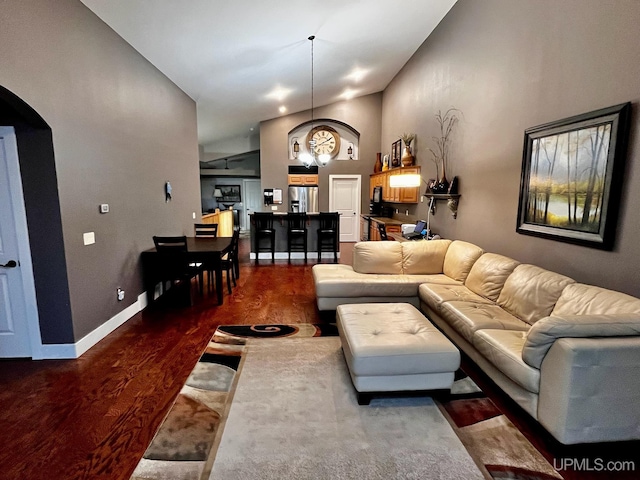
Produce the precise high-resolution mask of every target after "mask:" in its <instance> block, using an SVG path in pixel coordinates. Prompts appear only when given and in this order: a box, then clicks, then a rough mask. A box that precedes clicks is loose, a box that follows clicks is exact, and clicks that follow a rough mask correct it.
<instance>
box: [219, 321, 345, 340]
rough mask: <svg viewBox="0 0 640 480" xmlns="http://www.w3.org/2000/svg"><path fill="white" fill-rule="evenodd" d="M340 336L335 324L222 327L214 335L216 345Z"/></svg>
mask: <svg viewBox="0 0 640 480" xmlns="http://www.w3.org/2000/svg"><path fill="white" fill-rule="evenodd" d="M336 335H338V329H337V328H336V326H335V324H326V323H325V324H311V323H300V324H297V325H221V326H219V327H218V328H216V331H215V333H214V334H213V341H214V342H216V343H228V344H236V345H244V344H245V343H246V341H247V339H249V338H276V337H278V338H279V337H296V338H298V337H299V338H309V337H325V336H336Z"/></svg>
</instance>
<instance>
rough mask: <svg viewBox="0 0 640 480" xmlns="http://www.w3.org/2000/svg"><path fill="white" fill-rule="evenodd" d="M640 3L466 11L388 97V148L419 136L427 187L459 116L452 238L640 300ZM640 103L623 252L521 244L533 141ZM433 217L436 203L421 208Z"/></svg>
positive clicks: (444, 217) (511, 5) (447, 229)
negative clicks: (447, 129) (445, 134)
mask: <svg viewBox="0 0 640 480" xmlns="http://www.w3.org/2000/svg"><path fill="white" fill-rule="evenodd" d="M639 24H640V3H639V2H637V1H635V0H618V1H608V2H602V1H601V0H563V1H561V2H558V1H556V0H528V1H525V0H521V1H518V2H514V1H512V0H482V1H479V0H459V1H458V3H457V4H456V5H455V6H454V7H453V9H452V10H451V11H450V12H449V14H448V15H447V16H446V17H445V18H444V20H443V21H442V22H441V24H440V25H439V26H438V27H437V29H436V31H435V32H434V34H433V35H432V36H431V37H429V38H428V39H427V40H426V41H425V43H424V44H423V45H422V46H421V48H420V49H419V50H418V51H417V52H416V54H415V55H414V56H413V57H412V59H411V60H410V61H409V62H408V63H407V65H405V67H404V68H403V70H402V71H401V72H400V73H399V74H398V75H397V76H396V78H395V79H394V80H393V81H392V82H391V83H390V85H389V86H388V88H387V89H386V90H385V91H384V95H383V117H382V145H383V146H384V147H383V148H385V147H386V148H387V150H388V145H390V144H391V142H392V141H393V140H394V139H395V137H396V135H397V134H398V132H403V131H412V132H416V133H417V141H416V150H415V154H416V157H417V161H418V164H419V165H421V166H422V167H423V177H424V178H425V179H426V178H429V177H433V176H434V175H435V168H434V167H433V163H431V161H430V160H429V153H428V147H429V146H431V145H430V139H431V137H432V136H433V135H435V134H436V131H435V129H436V122H435V120H434V118H433V115H434V114H435V112H436V111H438V110H439V109H441V110H446V109H447V108H449V107H451V106H455V107H457V108H459V109H460V110H461V111H462V112H463V114H464V118H463V121H462V122H461V124H460V128H459V130H458V132H457V134H456V136H455V139H454V149H453V155H452V162H451V168H450V170H449V171H448V172H447V173H448V177H449V178H451V177H452V176H453V175H458V176H459V178H460V193H461V194H462V198H461V200H460V210H459V213H458V219H457V220H453V219H452V218H451V216H450V215H449V214H448V211H447V209H446V206H445V205H441V206H440V208H439V210H438V212H437V214H436V216H435V217H434V218H433V219H432V227H433V230H435V231H437V232H438V233H440V234H442V235H443V236H445V237H448V238H453V239H463V240H468V241H471V242H474V243H477V244H478V245H480V246H482V247H483V248H484V249H486V250H487V251H492V252H497V253H502V254H505V255H509V256H512V257H514V258H516V259H518V260H520V261H523V262H531V263H535V264H537V265H540V266H542V267H545V268H548V269H551V270H554V271H558V272H561V273H564V274H566V275H569V276H571V277H573V278H575V279H576V280H578V281H581V282H586V283H591V284H595V285H600V286H604V287H607V288H613V289H617V290H621V291H623V292H627V293H630V294H633V295H636V296H640V282H638V271H640V242H639V241H638V232H640V215H638V208H639V207H640V171H639V168H638V166H639V163H638V159H637V157H638V153H639V151H640V150H639V148H640V144H639V143H640V135H638V133H639V131H640V126H639V125H638V115H637V108H638V100H639V97H640V81H639V79H640V49H638V45H640V29H639V28H638V25H639ZM626 101H631V102H633V110H634V112H633V114H632V127H631V137H630V145H629V151H628V162H627V167H626V175H625V182H624V185H622V186H616V187H617V188H622V202H621V211H620V217H619V221H618V231H617V241H616V245H615V249H614V251H612V252H604V251H599V250H596V249H591V248H586V247H579V246H574V245H570V244H566V243H560V242H556V241H552V240H547V239H539V238H534V237H529V236H524V235H519V234H517V233H516V232H515V226H516V214H517V206H518V191H519V184H520V169H521V161H522V145H523V138H524V130H525V129H526V128H528V127H532V126H535V125H540V124H543V123H546V122H550V121H553V120H558V119H562V118H565V117H569V116H572V115H577V114H580V113H584V112H589V111H591V110H596V109H599V108H603V107H607V106H611V105H615V104H619V103H623V102H626ZM412 211H413V213H415V214H416V215H418V216H420V217H425V216H426V203H424V204H419V205H417V206H414V207H412Z"/></svg>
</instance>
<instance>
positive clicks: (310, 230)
mask: <svg viewBox="0 0 640 480" xmlns="http://www.w3.org/2000/svg"><path fill="white" fill-rule="evenodd" d="M306 215H307V221H306V226H307V257H308V258H311V259H315V258H317V256H318V235H317V232H318V229H319V228H320V215H321V214H320V213H307V214H306ZM249 216H250V218H251V253H250V258H251V260H255V259H256V251H255V235H256V226H255V221H254V214H253V213H251V214H249ZM338 224H339V223H338ZM287 227H288V225H287V213H286V212H273V229H274V230H275V258H276V259H284V260H286V259H288V258H289V253H288V250H287V235H288V232H287ZM336 234H337V235H338V239H339V238H340V237H339V235H340V232H339V230H338V231H337V233H336ZM338 243H339V242H338ZM338 249H339V247H338ZM337 256H338V257H340V252H339V251H338V253H337ZM291 258H292V259H304V252H300V251H296V252H291ZM321 258H331V259H333V258H334V253H333V252H329V251H324V249H323V251H322V252H321ZM258 259H259V260H271V253H270V252H265V251H263V250H262V249H261V251H260V252H259V257H258Z"/></svg>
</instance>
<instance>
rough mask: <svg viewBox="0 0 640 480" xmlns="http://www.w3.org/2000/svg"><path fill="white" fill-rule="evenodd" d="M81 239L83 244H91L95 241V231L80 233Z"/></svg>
mask: <svg viewBox="0 0 640 480" xmlns="http://www.w3.org/2000/svg"><path fill="white" fill-rule="evenodd" d="M82 240H83V241H84V244H85V245H92V244H94V243H96V234H95V232H87V233H83V234H82Z"/></svg>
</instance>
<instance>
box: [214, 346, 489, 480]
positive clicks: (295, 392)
mask: <svg viewBox="0 0 640 480" xmlns="http://www.w3.org/2000/svg"><path fill="white" fill-rule="evenodd" d="M241 372H242V373H241V375H240V378H239V381H238V385H237V388H236V392H235V394H234V398H233V403H232V404H231V409H230V411H229V415H228V417H227V421H226V426H225V431H224V434H223V435H222V440H221V443H220V446H219V448H218V451H217V453H216V456H215V461H214V462H213V467H212V471H211V476H210V478H211V479H225V480H240V479H247V480H248V479H265V480H271V479H273V480H276V479H277V480H280V479H308V480H325V479H381V480H382V479H385V480H388V479H427V478H437V479H443V480H445V479H465V480H473V479H483V478H484V477H483V475H482V473H481V472H480V471H479V469H478V467H477V466H476V464H475V463H474V461H473V459H472V458H471V456H470V455H469V454H468V452H467V451H466V449H465V448H464V446H463V445H462V443H461V441H460V439H459V438H458V436H457V435H456V434H455V432H454V431H453V429H452V428H451V426H450V425H449V423H448V422H447V420H446V419H445V417H444V416H443V415H442V413H441V412H440V410H439V408H438V406H437V405H436V404H435V402H434V401H433V400H432V399H431V398H429V397H402V398H380V399H374V400H373V401H372V402H371V405H369V406H367V407H362V406H359V405H358V403H357V400H356V395H355V392H354V390H353V386H352V384H351V379H350V377H349V373H348V370H347V367H346V363H345V361H344V357H343V354H342V349H341V347H340V339H339V338H337V337H326V338H318V339H309V338H299V339H296V338H293V339H289V340H287V341H282V340H279V339H268V340H250V341H249V342H248V343H247V353H246V356H245V357H244V359H243V364H242V367H241Z"/></svg>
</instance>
